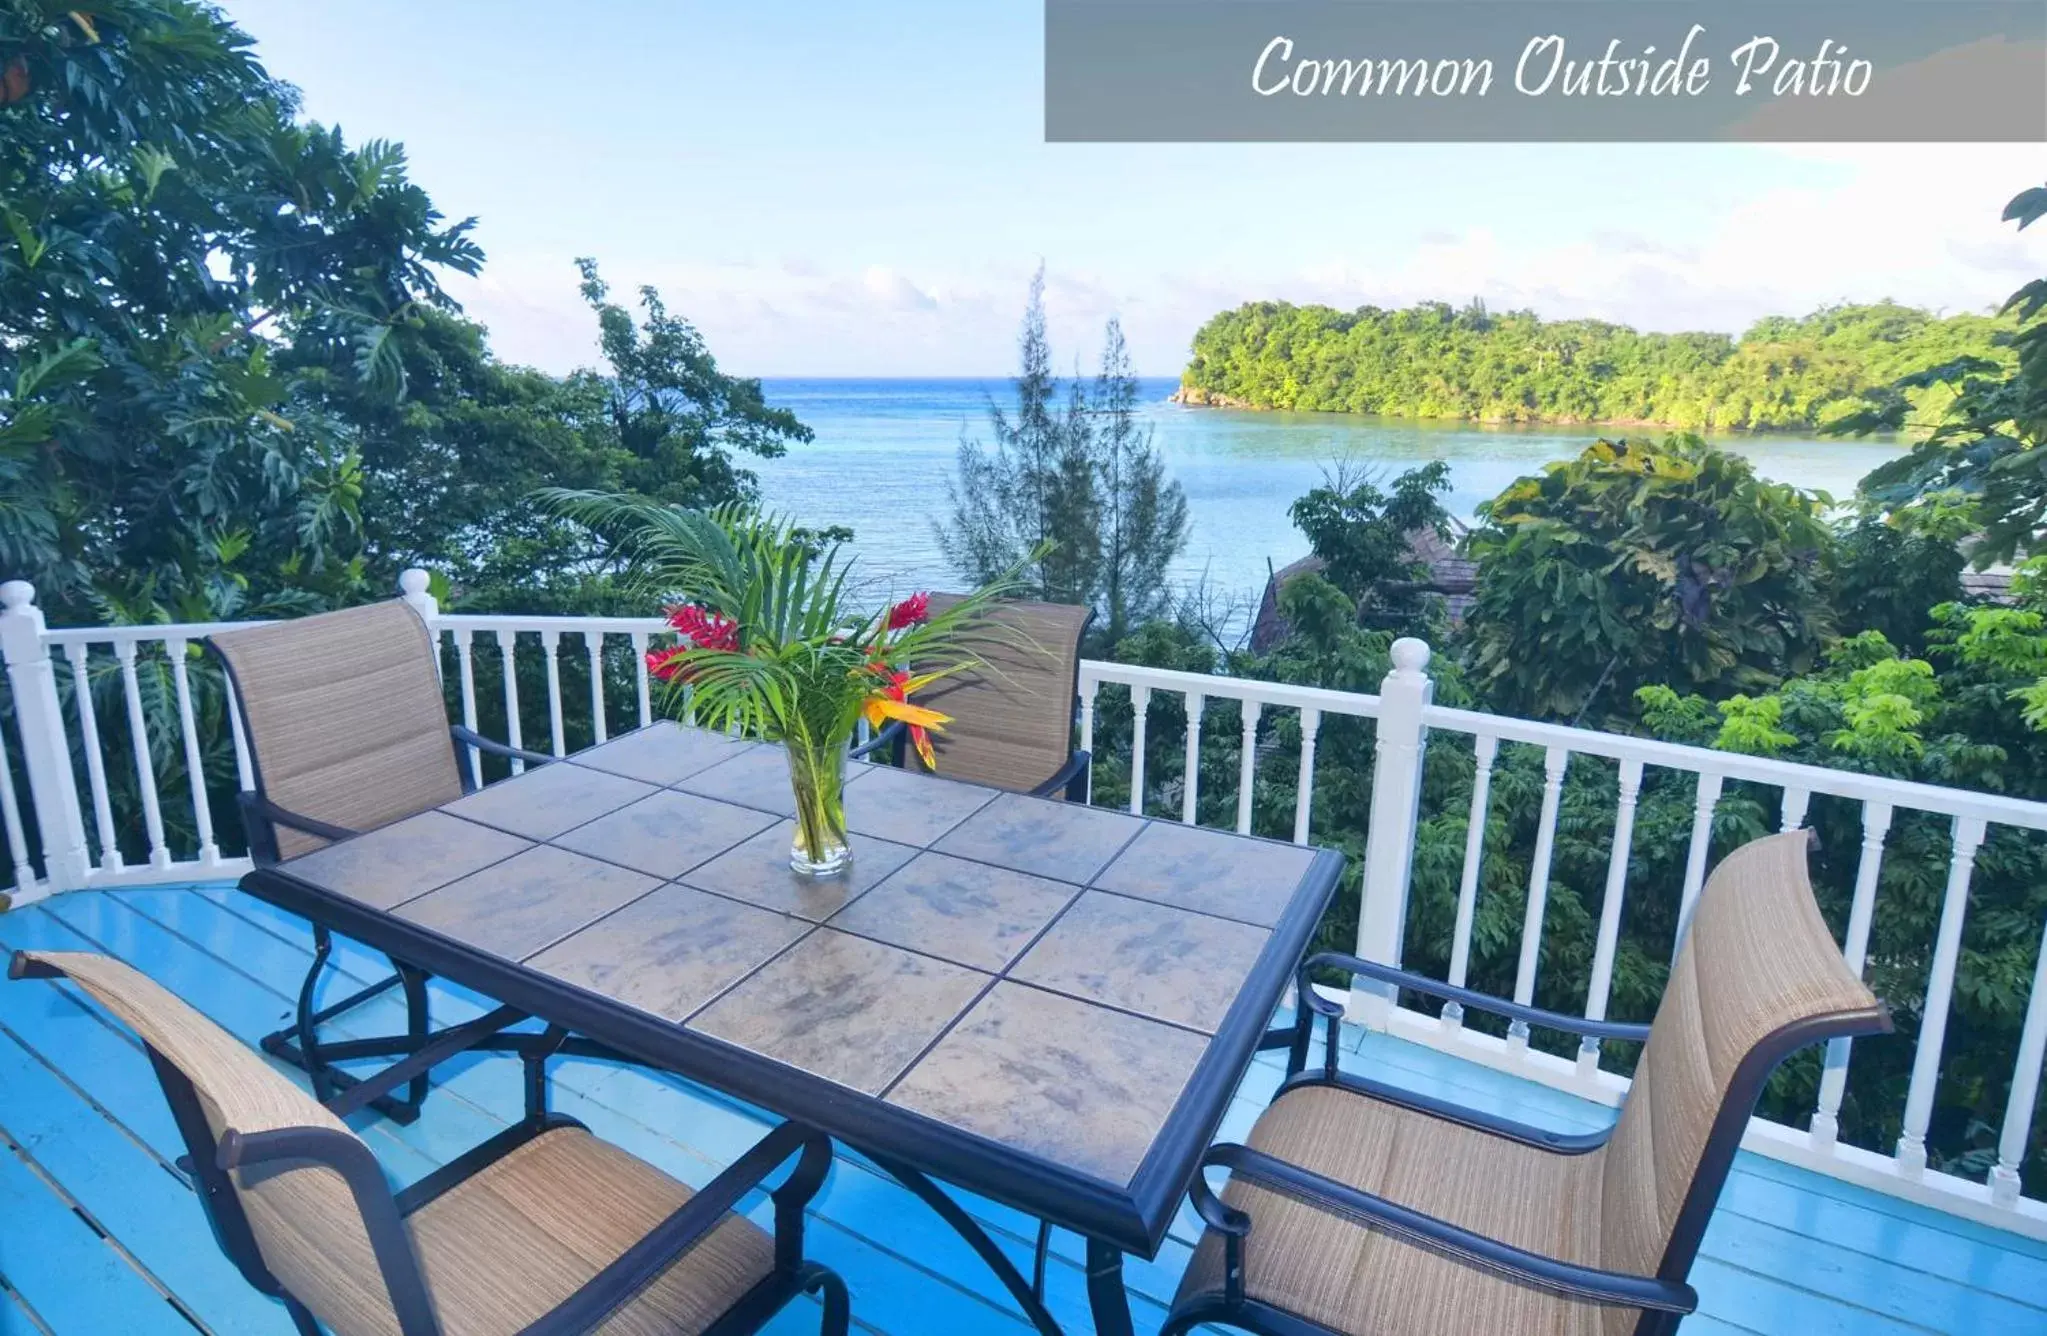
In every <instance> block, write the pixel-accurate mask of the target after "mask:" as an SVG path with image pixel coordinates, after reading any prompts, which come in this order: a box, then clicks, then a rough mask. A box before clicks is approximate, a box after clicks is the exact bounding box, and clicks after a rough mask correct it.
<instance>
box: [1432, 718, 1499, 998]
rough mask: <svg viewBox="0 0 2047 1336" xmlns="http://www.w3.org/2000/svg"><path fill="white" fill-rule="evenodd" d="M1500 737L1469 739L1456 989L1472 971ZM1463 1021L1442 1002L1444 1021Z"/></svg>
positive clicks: (1453, 975) (1453, 951)
mask: <svg viewBox="0 0 2047 1336" xmlns="http://www.w3.org/2000/svg"><path fill="white" fill-rule="evenodd" d="M1499 754H1500V740H1499V739H1498V738H1496V737H1494V736H1492V735H1491V734H1490V733H1479V734H1476V735H1474V736H1473V738H1472V769H1471V810H1470V811H1469V813H1467V814H1466V816H1465V818H1464V869H1463V872H1462V873H1461V875H1460V876H1459V878H1458V881H1457V926H1456V927H1455V928H1454V929H1452V930H1451V933H1450V982H1451V983H1453V984H1455V985H1457V986H1458V987H1459V988H1462V987H1464V982H1465V980H1466V979H1467V978H1468V977H1469V976H1470V973H1471V922H1472V918H1473V917H1474V916H1475V915H1476V914H1477V912H1478V878H1479V872H1480V870H1481V868H1482V867H1483V866H1484V863H1485V828H1486V820H1487V818H1488V817H1489V816H1490V815H1491V813H1492V797H1493V761H1494V760H1495V759H1496V758H1497V757H1498V756H1499ZM1463 1023H1464V1006H1463V1004H1462V1003H1458V1002H1446V1003H1444V1004H1443V1024H1444V1025H1446V1026H1457V1025H1462V1024H1463Z"/></svg>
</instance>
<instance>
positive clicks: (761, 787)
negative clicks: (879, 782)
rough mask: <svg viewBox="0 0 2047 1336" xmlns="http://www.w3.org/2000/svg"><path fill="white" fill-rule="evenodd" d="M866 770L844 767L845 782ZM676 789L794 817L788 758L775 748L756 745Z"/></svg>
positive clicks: (706, 770)
mask: <svg viewBox="0 0 2047 1336" xmlns="http://www.w3.org/2000/svg"><path fill="white" fill-rule="evenodd" d="M872 768H873V767H870V766H860V765H848V766H847V767H846V777H847V781H848V782H849V783H850V782H851V781H853V780H854V779H857V778H860V776H861V772H862V771H864V770H867V769H872ZM675 787H676V788H679V789H683V790H686V791H687V792H690V793H698V794H702V795H703V796H704V797H706V798H718V799H722V800H723V801H725V802H728V803H739V804H741V805H742V806H746V807H758V808H760V809H761V810H762V811H763V812H773V813H775V814H776V815H777V816H794V815H796V795H795V794H794V793H793V792H792V791H791V790H790V788H789V758H788V755H787V754H786V753H785V752H784V751H783V750H782V749H781V748H780V747H778V746H775V745H772V744H770V743H764V742H756V743H751V744H749V745H748V746H747V748H746V750H744V751H742V752H740V753H739V754H738V755H736V756H734V757H732V758H731V759H730V760H725V761H720V762H719V763H718V764H716V765H714V766H711V767H710V768H708V769H705V770H700V771H698V772H697V773H696V774H694V775H691V776H689V777H688V778H686V779H683V780H680V781H678V782H677V783H676V785H675Z"/></svg>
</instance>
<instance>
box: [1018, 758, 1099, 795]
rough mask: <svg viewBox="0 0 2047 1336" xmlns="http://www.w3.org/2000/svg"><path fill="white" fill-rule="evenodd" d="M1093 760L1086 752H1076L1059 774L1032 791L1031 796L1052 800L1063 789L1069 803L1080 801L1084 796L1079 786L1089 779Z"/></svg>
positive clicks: (1060, 769) (1060, 768)
mask: <svg viewBox="0 0 2047 1336" xmlns="http://www.w3.org/2000/svg"><path fill="white" fill-rule="evenodd" d="M1091 759H1092V758H1091V757H1090V756H1089V754H1088V753H1086V752H1084V751H1077V752H1075V753H1074V754H1073V755H1071V756H1069V757H1067V758H1066V764H1065V765H1062V766H1060V767H1059V772H1058V773H1057V774H1055V775H1053V776H1052V777H1051V778H1050V779H1048V780H1046V781H1045V782H1044V783H1042V784H1040V785H1038V786H1037V787H1036V788H1034V789H1032V790H1031V792H1030V796H1031V797H1033V798H1051V797H1055V796H1057V795H1058V793H1059V792H1060V790H1062V789H1063V790H1065V792H1066V798H1067V800H1068V801H1069V802H1072V801H1076V800H1078V799H1079V798H1080V797H1081V796H1082V792H1081V790H1080V788H1079V785H1080V783H1081V781H1082V780H1083V779H1085V778H1086V777H1087V770H1088V765H1089V763H1090V761H1091Z"/></svg>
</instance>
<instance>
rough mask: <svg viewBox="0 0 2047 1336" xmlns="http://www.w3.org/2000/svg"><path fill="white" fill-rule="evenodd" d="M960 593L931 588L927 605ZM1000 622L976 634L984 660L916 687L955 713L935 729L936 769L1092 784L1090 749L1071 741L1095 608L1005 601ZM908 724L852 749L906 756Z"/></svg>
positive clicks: (1007, 784)
mask: <svg viewBox="0 0 2047 1336" xmlns="http://www.w3.org/2000/svg"><path fill="white" fill-rule="evenodd" d="M959 601H960V595H958V594H933V595H932V596H931V611H932V612H934V613H937V612H941V611H943V610H944V609H946V608H949V607H951V606H953V605H954V604H956V603H958V602H959ZM988 619H989V621H991V622H993V623H994V624H995V627H996V628H999V629H995V630H991V631H989V632H984V633H982V634H980V635H978V636H973V637H971V638H970V639H971V644H970V648H971V650H972V652H973V653H974V655H975V656H976V657H978V658H980V659H981V660H982V661H983V662H985V663H986V664H987V665H988V666H987V667H986V668H985V669H976V670H974V671H972V672H965V673H959V674H956V675H955V676H952V677H948V678H945V679H943V680H941V681H937V682H934V683H932V684H931V685H930V686H929V687H927V688H926V689H924V690H923V691H921V692H919V693H918V694H917V703H918V704H919V705H928V706H930V707H931V708H932V709H934V710H940V711H943V712H944V713H946V714H949V715H951V716H952V717H953V721H952V722H951V723H949V724H947V725H946V726H945V729H944V731H943V732H940V733H935V734H933V735H932V739H931V742H932V746H933V748H934V750H936V751H937V753H938V771H939V773H940V774H943V775H945V776H947V777H949V778H951V779H961V780H965V781H967V782H968V783H971V784H986V785H990V786H992V787H994V788H999V789H1009V790H1011V791H1013V792H1017V793H1028V794H1032V795H1034V796H1036V797H1040V798H1049V797H1051V796H1052V795H1054V794H1057V793H1064V794H1065V795H1066V797H1068V798H1070V799H1076V800H1078V799H1082V798H1084V797H1085V796H1086V791H1087V772H1088V754H1087V753H1086V752H1084V751H1076V750H1074V746H1073V715H1074V704H1075V700H1076V698H1077V697H1078V695H1079V685H1080V638H1081V636H1082V635H1083V634H1085V633H1086V631H1087V628H1088V623H1089V622H1091V621H1093V620H1094V611H1093V609H1091V608H1086V607H1077V606H1074V605H1071V604H1065V603H1028V602H1023V601H1009V602H1003V603H999V604H997V605H996V606H995V607H994V608H993V609H992V610H991V612H990V613H989V618H988ZM905 734H906V730H905V729H904V727H903V725H902V724H900V723H892V724H890V725H889V726H888V727H886V728H884V729H883V730H882V731H881V732H879V733H877V734H876V735H875V736H874V737H873V738H871V739H869V740H868V741H867V742H866V743H864V744H862V745H861V746H859V747H857V748H855V749H854V752H853V755H854V756H856V757H861V756H871V755H876V754H883V755H886V756H887V757H888V758H889V759H890V760H892V761H893V762H894V764H896V765H898V766H901V765H904V764H905V763H906V761H907V757H906V748H905V746H904V741H905Z"/></svg>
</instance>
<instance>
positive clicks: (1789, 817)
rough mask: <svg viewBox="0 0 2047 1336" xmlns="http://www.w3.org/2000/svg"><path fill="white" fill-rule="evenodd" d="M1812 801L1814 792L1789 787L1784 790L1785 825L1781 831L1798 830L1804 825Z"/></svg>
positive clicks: (1781, 827)
mask: <svg viewBox="0 0 2047 1336" xmlns="http://www.w3.org/2000/svg"><path fill="white" fill-rule="evenodd" d="M1811 801H1812V792H1811V791H1810V790H1808V789H1801V788H1795V787H1790V786H1787V787H1786V788H1785V790H1784V806H1783V817H1784V824H1783V825H1782V826H1780V827H1779V829H1780V830H1797V829H1798V828H1799V827H1800V826H1802V825H1804V824H1805V809H1806V806H1807V804H1809V803H1810V802H1811Z"/></svg>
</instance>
